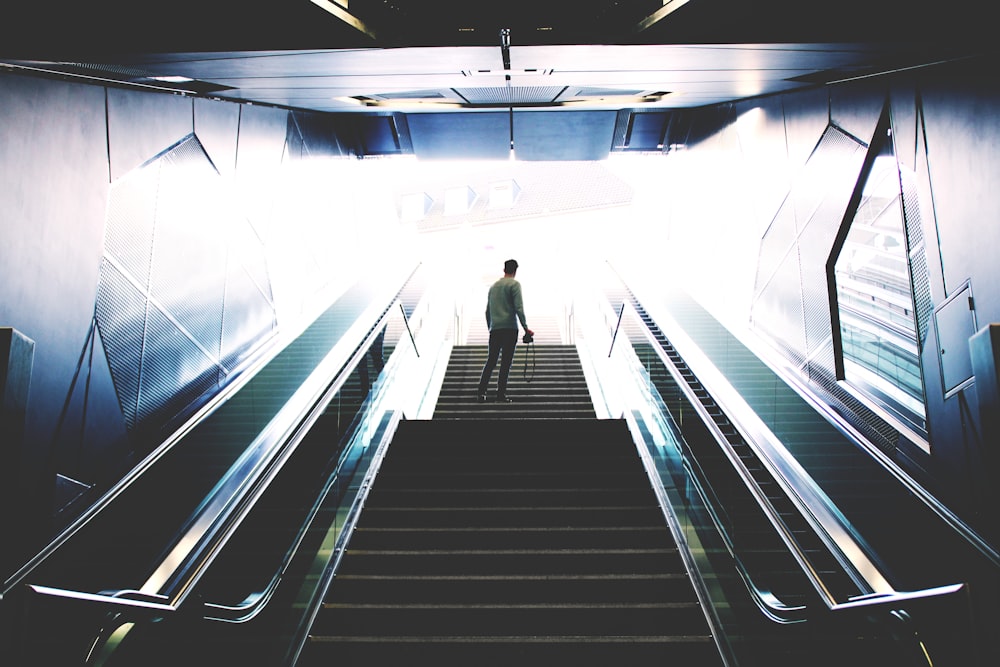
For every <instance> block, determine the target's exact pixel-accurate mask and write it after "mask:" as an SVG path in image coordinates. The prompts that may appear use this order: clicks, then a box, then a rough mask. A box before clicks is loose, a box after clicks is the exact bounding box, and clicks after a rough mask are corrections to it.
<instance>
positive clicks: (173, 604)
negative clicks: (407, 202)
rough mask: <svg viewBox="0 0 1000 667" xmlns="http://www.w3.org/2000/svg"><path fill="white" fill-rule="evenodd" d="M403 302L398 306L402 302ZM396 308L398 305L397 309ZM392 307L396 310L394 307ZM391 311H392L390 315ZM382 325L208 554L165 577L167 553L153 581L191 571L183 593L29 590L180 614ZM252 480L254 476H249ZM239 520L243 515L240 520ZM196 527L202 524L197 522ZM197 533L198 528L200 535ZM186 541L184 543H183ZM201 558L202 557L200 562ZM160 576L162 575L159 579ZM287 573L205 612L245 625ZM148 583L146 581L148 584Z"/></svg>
mask: <svg viewBox="0 0 1000 667" xmlns="http://www.w3.org/2000/svg"><path fill="white" fill-rule="evenodd" d="M397 303H398V301H397ZM393 305H395V303H394V304H393ZM390 308H391V307H390ZM388 310H389V309H387V311H388ZM386 317H387V315H383V317H382V318H381V319H380V320H379V326H381V325H382V324H383V323H384V322H385V320H386ZM379 326H376V327H375V328H374V329H373V330H372V333H371V334H370V335H369V336H368V337H367V338H366V339H365V342H364V343H363V344H362V345H360V346H359V347H358V348H357V350H356V351H355V353H354V355H353V356H352V357H351V359H350V361H349V362H348V363H347V364H346V365H344V366H343V367H342V369H341V372H340V373H338V374H337V376H336V378H335V379H334V380H333V381H332V382H331V383H330V384H329V385H328V387H327V390H326V391H324V392H323V396H322V398H321V399H320V400H319V402H314V403H313V410H311V411H310V413H309V415H307V416H306V418H304V419H303V420H302V421H301V422H300V423H299V425H298V426H297V427H296V429H295V432H294V433H293V434H292V435H291V436H289V439H288V444H289V445H291V447H286V448H285V451H284V452H283V456H282V457H280V459H279V460H274V459H272V460H269V461H268V463H270V464H272V465H271V466H270V467H269V470H268V471H267V474H266V475H264V476H262V477H259V478H258V479H257V480H256V481H257V483H256V484H255V485H254V488H253V490H252V491H250V492H248V493H247V494H246V495H245V496H243V497H242V501H243V502H242V506H241V507H240V508H237V509H234V510H232V511H231V512H229V513H227V517H228V518H229V519H230V521H228V522H227V523H226V524H225V526H224V527H223V528H222V529H220V530H219V531H217V532H216V533H214V535H215V538H216V539H215V540H213V543H212V544H211V545H210V548H208V549H202V550H199V551H198V552H197V553H196V554H195V555H194V556H193V558H194V559H195V560H194V562H190V560H187V561H182V562H180V564H175V565H174V568H173V571H172V572H171V573H169V574H168V575H164V574H163V573H162V572H160V569H161V568H162V567H164V564H169V563H170V558H171V555H170V554H168V556H167V558H166V559H165V560H164V561H163V563H161V568H157V570H155V571H154V574H153V575H152V576H151V577H150V581H153V580H156V581H159V580H174V579H177V578H178V577H177V576H176V575H177V573H178V572H192V573H193V575H192V577H191V578H190V579H188V580H187V581H186V582H184V583H182V584H181V583H178V584H177V587H178V588H179V590H180V592H179V593H175V594H174V595H166V594H162V593H154V592H151V591H149V590H147V589H146V588H145V587H144V588H143V589H139V590H135V589H121V590H117V591H114V592H107V593H98V594H95V593H87V592H84V591H75V590H68V589H63V588H58V587H53V586H44V585H37V584H29V585H28V586H29V588H30V589H31V590H32V592H33V593H35V594H37V595H41V596H46V597H55V598H64V599H72V600H76V601H79V602H89V603H95V604H104V605H108V606H109V607H111V608H116V609H118V610H121V611H124V610H129V611H132V612H135V611H138V610H143V611H145V612H146V613H148V614H151V615H159V616H164V615H169V614H171V613H174V612H176V611H178V610H179V609H180V608H181V607H182V606H183V604H184V601H185V600H186V599H187V597H188V596H189V595H190V592H191V590H192V589H193V586H194V584H195V583H196V582H197V580H198V579H200V578H201V576H202V575H203V574H204V573H205V571H206V570H205V566H206V565H207V563H209V562H211V560H212V559H213V558H214V557H215V555H216V554H217V553H218V551H219V549H221V548H222V546H224V543H225V541H226V538H227V537H228V535H229V534H230V533H231V532H232V531H233V530H235V529H236V528H237V527H238V526H239V524H240V522H241V520H242V519H243V518H244V517H245V516H246V513H247V512H248V511H249V509H250V507H252V505H253V501H254V500H255V499H256V498H257V497H259V495H260V493H262V492H263V490H264V489H265V488H266V487H267V483H268V482H269V481H270V480H271V479H272V478H273V476H274V475H275V474H276V473H277V471H278V470H280V467H281V463H283V462H284V460H285V458H287V455H288V454H289V453H290V451H291V450H292V449H294V446H295V444H297V443H298V442H299V441H301V439H302V438H303V437H304V436H305V434H306V433H307V432H308V430H309V428H310V427H311V426H312V425H313V424H314V423H315V420H316V419H317V418H318V417H319V416H320V415H321V414H322V412H323V409H324V408H325V405H326V404H327V403H328V402H329V400H330V399H331V398H332V397H333V396H335V395H336V394H337V392H339V391H340V389H342V388H343V385H344V383H345V382H346V381H347V380H348V378H349V377H350V375H351V373H352V372H353V371H354V369H355V368H356V367H357V365H358V363H359V362H360V361H361V360H363V359H364V355H365V354H366V350H367V344H370V342H371V341H372V340H373V339H374V334H375V333H376V332H377V331H378V330H379ZM295 401H296V399H295V398H293V399H292V401H291V402H295ZM250 474H251V475H252V473H250ZM210 510H212V508H211V506H210V507H207V508H206V509H205V511H206V512H209V511H210ZM237 515H238V516H237ZM195 524H196V526H197V524H198V522H195ZM196 529H197V528H195V530H196ZM301 538H302V535H301V534H300V535H299V537H298V538H297V541H301ZM181 541H183V540H181ZM198 556H201V557H200V558H199V557H198ZM157 572H160V573H159V574H157ZM281 576H282V572H279V573H277V574H276V575H275V576H274V577H273V578H272V579H271V581H270V582H269V583H268V585H267V586H265V588H264V589H263V590H261V591H256V592H254V593H252V594H250V595H248V596H246V598H245V599H244V602H243V603H241V604H239V605H224V604H217V603H210V602H209V603H204V606H205V608H206V610H212V611H214V612H215V613H214V615H208V616H206V618H208V619H209V620H219V621H230V622H240V621H246V620H250V619H251V618H253V617H254V616H256V615H257V614H258V613H259V611H260V610H261V609H262V608H263V605H264V604H266V602H267V600H268V599H270V597H271V596H272V594H273V592H274V589H275V588H276V586H277V583H278V582H279V581H280V579H281ZM148 584H149V581H147V585H148Z"/></svg>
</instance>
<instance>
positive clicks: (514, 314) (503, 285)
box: [478, 259, 535, 403]
mask: <svg viewBox="0 0 1000 667" xmlns="http://www.w3.org/2000/svg"><path fill="white" fill-rule="evenodd" d="M515 274H517V262H516V261H515V260H513V259H508V260H507V261H506V262H504V264H503V278H500V279H499V280H497V281H496V282H495V283H493V285H492V286H490V291H489V296H488V297H487V299H486V326H487V327H488V328H489V330H490V350H489V354H488V355H487V357H486V364H485V365H484V366H483V374H482V375H481V376H480V378H479V393H478V399H479V402H480V403H485V402H486V389H487V387H488V386H489V384H490V376H492V375H493V369H494V368H495V367H496V365H497V359H499V360H500V377H499V378H498V379H497V400H498V401H503V402H505V403H509V402H510V398H509V397H508V396H507V378H508V377H510V367H511V365H512V364H513V363H514V346H515V345H517V323H518V322H519V321H520V323H521V326H522V327H523V328H524V333H525V334H527V335H528V336H534V335H535V332H534V331H532V330H531V329H529V328H528V323H527V321H526V320H525V318H524V302H523V301H522V299H521V283H519V282H518V281H517V280H515V279H514V275H515Z"/></svg>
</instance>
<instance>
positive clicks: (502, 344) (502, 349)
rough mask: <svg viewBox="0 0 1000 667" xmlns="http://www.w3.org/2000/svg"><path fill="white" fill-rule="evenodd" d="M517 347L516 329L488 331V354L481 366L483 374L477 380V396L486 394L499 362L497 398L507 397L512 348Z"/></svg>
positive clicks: (512, 361) (512, 359)
mask: <svg viewBox="0 0 1000 667" xmlns="http://www.w3.org/2000/svg"><path fill="white" fill-rule="evenodd" d="M515 345H517V329H494V330H493V331H490V352H489V356H487V357H486V365H485V366H483V374H482V376H480V378H479V395H480V396H482V395H484V394H485V393H486V388H487V387H488V386H489V384H490V376H491V375H493V369H494V368H496V365H497V359H499V360H500V377H499V378H498V379H497V396H506V395H507V378H508V377H510V367H511V365H513V363H514V346H515Z"/></svg>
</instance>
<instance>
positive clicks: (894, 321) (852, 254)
mask: <svg viewBox="0 0 1000 667" xmlns="http://www.w3.org/2000/svg"><path fill="white" fill-rule="evenodd" d="M898 170H899V166H898V164H897V162H896V159H895V156H894V155H893V153H892V149H891V145H889V144H888V142H887V145H886V147H885V148H884V149H883V151H882V152H881V154H880V155H879V156H878V157H877V158H876V159H875V162H874V164H873V166H872V170H871V173H870V174H869V176H868V180H867V182H866V183H865V189H864V192H863V195H862V201H861V204H860V206H859V207H858V211H857V214H856V215H855V217H854V220H853V221H852V223H851V228H850V231H849V232H848V235H847V239H846V241H845V243H844V247H843V249H842V250H841V253H840V256H839V257H838V258H837V263H836V269H835V270H836V281H837V303H838V307H839V314H840V332H841V338H842V342H843V358H844V373H845V379H846V380H847V382H848V383H850V384H851V385H852V386H854V387H856V388H858V389H861V390H863V391H865V392H866V393H867V394H869V395H870V396H871V397H872V398H874V399H875V400H876V401H878V403H879V404H881V405H882V406H883V407H884V408H887V409H889V410H891V411H892V412H893V413H895V414H896V415H897V416H898V417H900V418H902V419H903V420H905V421H906V422H907V423H908V424H910V425H911V426H912V427H914V428H916V429H918V430H919V431H920V432H924V430H925V426H924V417H925V412H924V390H923V380H922V378H921V373H920V357H919V346H918V343H917V328H916V321H915V318H914V309H913V289H912V283H911V280H910V265H909V256H908V252H907V247H908V243H907V238H906V231H905V228H904V225H903V209H902V198H901V188H900V177H899V171H898Z"/></svg>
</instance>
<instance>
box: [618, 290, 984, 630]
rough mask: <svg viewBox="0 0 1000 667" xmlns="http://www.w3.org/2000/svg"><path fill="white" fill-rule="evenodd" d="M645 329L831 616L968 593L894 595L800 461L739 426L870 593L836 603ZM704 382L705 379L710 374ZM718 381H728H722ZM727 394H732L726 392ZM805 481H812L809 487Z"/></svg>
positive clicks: (957, 588)
mask: <svg viewBox="0 0 1000 667" xmlns="http://www.w3.org/2000/svg"><path fill="white" fill-rule="evenodd" d="M625 307H630V305H629V304H625ZM623 310H624V307H623ZM633 313H634V310H633ZM637 319H638V318H637ZM641 329H642V332H643V334H644V335H645V336H646V337H647V339H648V340H649V341H651V342H652V343H653V345H652V346H651V347H652V348H653V349H654V350H655V352H656V354H657V356H658V357H659V358H660V360H661V362H662V363H663V364H664V366H665V367H666V368H667V370H668V371H669V372H670V373H671V374H672V375H673V377H674V379H675V380H676V381H677V384H678V386H679V388H680V389H681V391H682V392H684V394H685V397H686V398H688V401H689V402H690V403H691V405H692V406H693V407H694V409H695V410H696V412H698V414H699V417H700V418H701V419H702V421H703V422H704V423H705V425H706V427H707V428H708V429H709V431H710V432H712V435H713V437H714V438H715V439H716V440H717V442H718V444H719V445H720V447H721V448H722V449H723V452H724V453H725V454H726V456H727V458H728V459H729V460H730V462H731V463H732V464H733V466H734V467H735V468H736V470H737V472H738V473H739V474H740V477H741V478H742V479H743V481H744V483H745V484H747V486H748V489H749V490H750V492H751V494H752V495H753V496H754V499H755V501H756V502H757V503H758V505H760V507H761V509H762V511H764V513H765V515H766V516H767V517H768V520H769V521H770V522H771V523H772V525H774V527H775V529H776V530H777V532H778V535H779V537H780V538H781V539H782V541H784V542H785V543H786V545H787V546H788V547H789V550H790V553H791V555H792V556H793V558H794V559H795V560H796V562H797V563H798V564H799V566H800V568H801V569H802V572H803V574H804V575H805V576H806V578H807V580H808V581H809V582H810V584H811V585H812V587H813V588H814V589H815V591H816V592H817V593H818V594H819V597H820V599H821V600H822V601H823V603H824V605H825V607H826V608H827V609H828V610H830V611H834V612H836V611H848V610H853V609H859V608H871V607H873V606H886V605H894V604H898V603H899V602H904V601H912V600H915V599H924V598H929V597H936V596H944V595H952V594H957V593H959V592H961V591H963V590H965V588H966V585H965V584H964V583H957V584H951V585H946V586H939V587H933V588H928V589H923V590H919V591H905V592H901V591H896V590H895V589H893V588H892V586H891V585H890V584H889V583H888V580H887V579H886V577H885V576H884V575H883V574H882V573H881V571H880V570H879V568H878V567H877V566H876V564H875V563H874V561H873V560H872V559H870V558H869V557H868V556H867V555H866V554H865V552H864V547H863V546H862V545H861V543H860V542H859V540H858V539H857V538H856V537H855V536H854V535H852V534H851V531H850V530H849V529H848V528H847V527H846V520H843V519H841V518H840V517H839V512H837V511H836V510H835V508H833V507H832V502H830V501H829V499H826V498H825V495H824V494H822V492H821V491H819V489H818V488H817V487H816V486H815V484H814V483H812V481H811V479H810V478H809V477H808V475H807V474H806V473H805V471H803V470H801V468H800V467H799V466H798V464H797V463H796V462H794V460H791V461H790V460H788V459H790V456H789V455H787V453H785V454H784V455H781V454H780V452H782V451H783V450H781V449H780V448H777V447H773V444H772V443H770V442H768V445H771V446H770V447H768V448H765V447H763V446H762V445H761V443H760V442H759V440H760V439H764V438H765V437H767V436H766V435H765V432H766V428H765V427H763V426H762V425H761V426H759V427H758V428H757V429H755V430H756V431H757V433H755V434H754V435H753V436H751V435H750V434H749V433H748V432H747V429H746V427H745V423H742V422H741V423H737V422H734V424H733V425H734V427H736V428H737V430H738V431H739V432H740V435H742V436H743V437H744V439H745V440H746V441H747V443H748V444H749V445H750V446H751V447H753V448H754V450H755V451H756V452H757V454H758V455H759V456H761V460H762V462H763V463H765V465H768V467H769V468H771V472H772V474H773V475H774V477H775V479H776V480H777V481H778V482H779V483H784V484H783V485H784V486H785V487H786V491H788V492H789V496H790V498H791V499H792V500H793V502H795V501H798V502H796V504H797V507H798V509H799V511H800V512H801V513H802V514H803V516H804V517H805V518H806V520H807V521H808V522H809V524H810V525H811V526H813V528H814V530H816V531H817V534H818V535H819V536H820V538H821V539H823V541H824V543H825V544H826V545H827V547H828V548H830V549H831V552H832V553H833V555H834V556H835V557H836V558H837V560H838V562H840V563H841V565H842V566H844V567H845V571H846V572H847V574H848V575H849V576H851V578H852V579H854V580H855V582H856V583H858V584H859V585H860V586H861V587H862V589H863V590H864V589H867V590H868V591H869V593H867V594H864V595H862V596H859V597H858V598H854V599H852V600H848V601H846V602H838V601H837V600H835V599H834V598H833V596H832V595H831V594H830V592H829V590H828V588H827V587H826V585H825V584H824V583H823V581H822V577H821V576H820V575H819V573H818V572H817V571H816V569H815V568H814V567H813V566H812V565H811V563H810V559H809V557H808V556H807V555H806V554H805V553H804V552H803V551H802V550H801V549H800V548H799V546H798V543H797V540H795V538H794V535H792V534H791V532H790V530H789V529H788V527H787V525H785V523H784V521H783V520H782V519H781V517H780V516H779V515H778V513H777V512H776V510H775V509H774V508H773V506H771V504H770V502H769V501H768V500H767V498H766V496H765V495H764V494H763V492H761V491H760V489H759V487H758V486H757V484H756V482H755V481H753V479H752V477H750V475H749V473H748V472H747V471H746V469H745V468H744V467H743V466H742V465H741V463H740V461H739V457H738V456H737V455H736V454H735V452H734V451H733V450H732V447H731V445H730V443H729V441H728V440H727V438H726V437H725V435H724V434H723V433H722V432H721V430H719V429H718V426H717V425H716V424H715V422H714V420H713V419H712V417H711V416H710V415H709V414H708V412H707V410H706V409H705V407H704V406H703V405H702V403H701V401H700V400H699V399H698V397H697V396H695V394H694V392H693V390H692V389H691V388H690V386H689V385H688V384H687V382H685V381H684V380H683V378H682V377H681V376H680V373H679V372H678V371H677V369H676V366H675V365H674V364H673V361H672V360H671V359H670V358H669V357H668V356H667V355H666V353H665V352H664V351H663V350H662V348H661V347H660V346H659V344H658V343H657V341H656V340H655V338H654V337H653V336H652V333H651V332H650V331H649V329H648V328H647V327H645V326H643V327H642V328H641ZM690 354H692V352H690V351H689V352H688V354H687V355H686V356H690ZM700 377H701V378H702V379H703V378H704V373H703V374H702V375H701V376H700ZM716 379H717V380H722V379H721V378H716ZM723 381H724V380H723ZM709 384H712V386H713V389H716V390H717V389H718V388H719V386H720V383H718V382H712V383H709ZM717 393H718V392H717V391H713V397H716V399H717ZM721 393H727V392H726V391H723V392H721ZM728 398H729V401H730V403H732V402H734V399H733V397H731V396H730V397H728ZM717 401H718V399H717ZM718 402H719V405H720V407H723V409H724V410H725V411H726V412H727V413H729V414H731V413H732V410H731V404H730V406H728V407H727V405H726V403H725V402H724V401H718ZM746 414H749V408H747V409H746V412H745V413H744V416H745V415H746ZM744 421H746V420H744ZM770 438H773V436H770ZM769 449H773V450H775V451H768V450H769ZM776 459H777V460H776ZM805 480H808V482H806V481H805ZM804 498H811V499H812V500H813V502H807V503H805V504H804V505H803V504H802V500H803V499H804ZM756 590H759V589H756ZM764 599H765V598H764V597H761V598H760V600H761V603H762V604H764V605H765V606H768V605H767V604H766V602H764ZM768 608H771V607H768Z"/></svg>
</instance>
